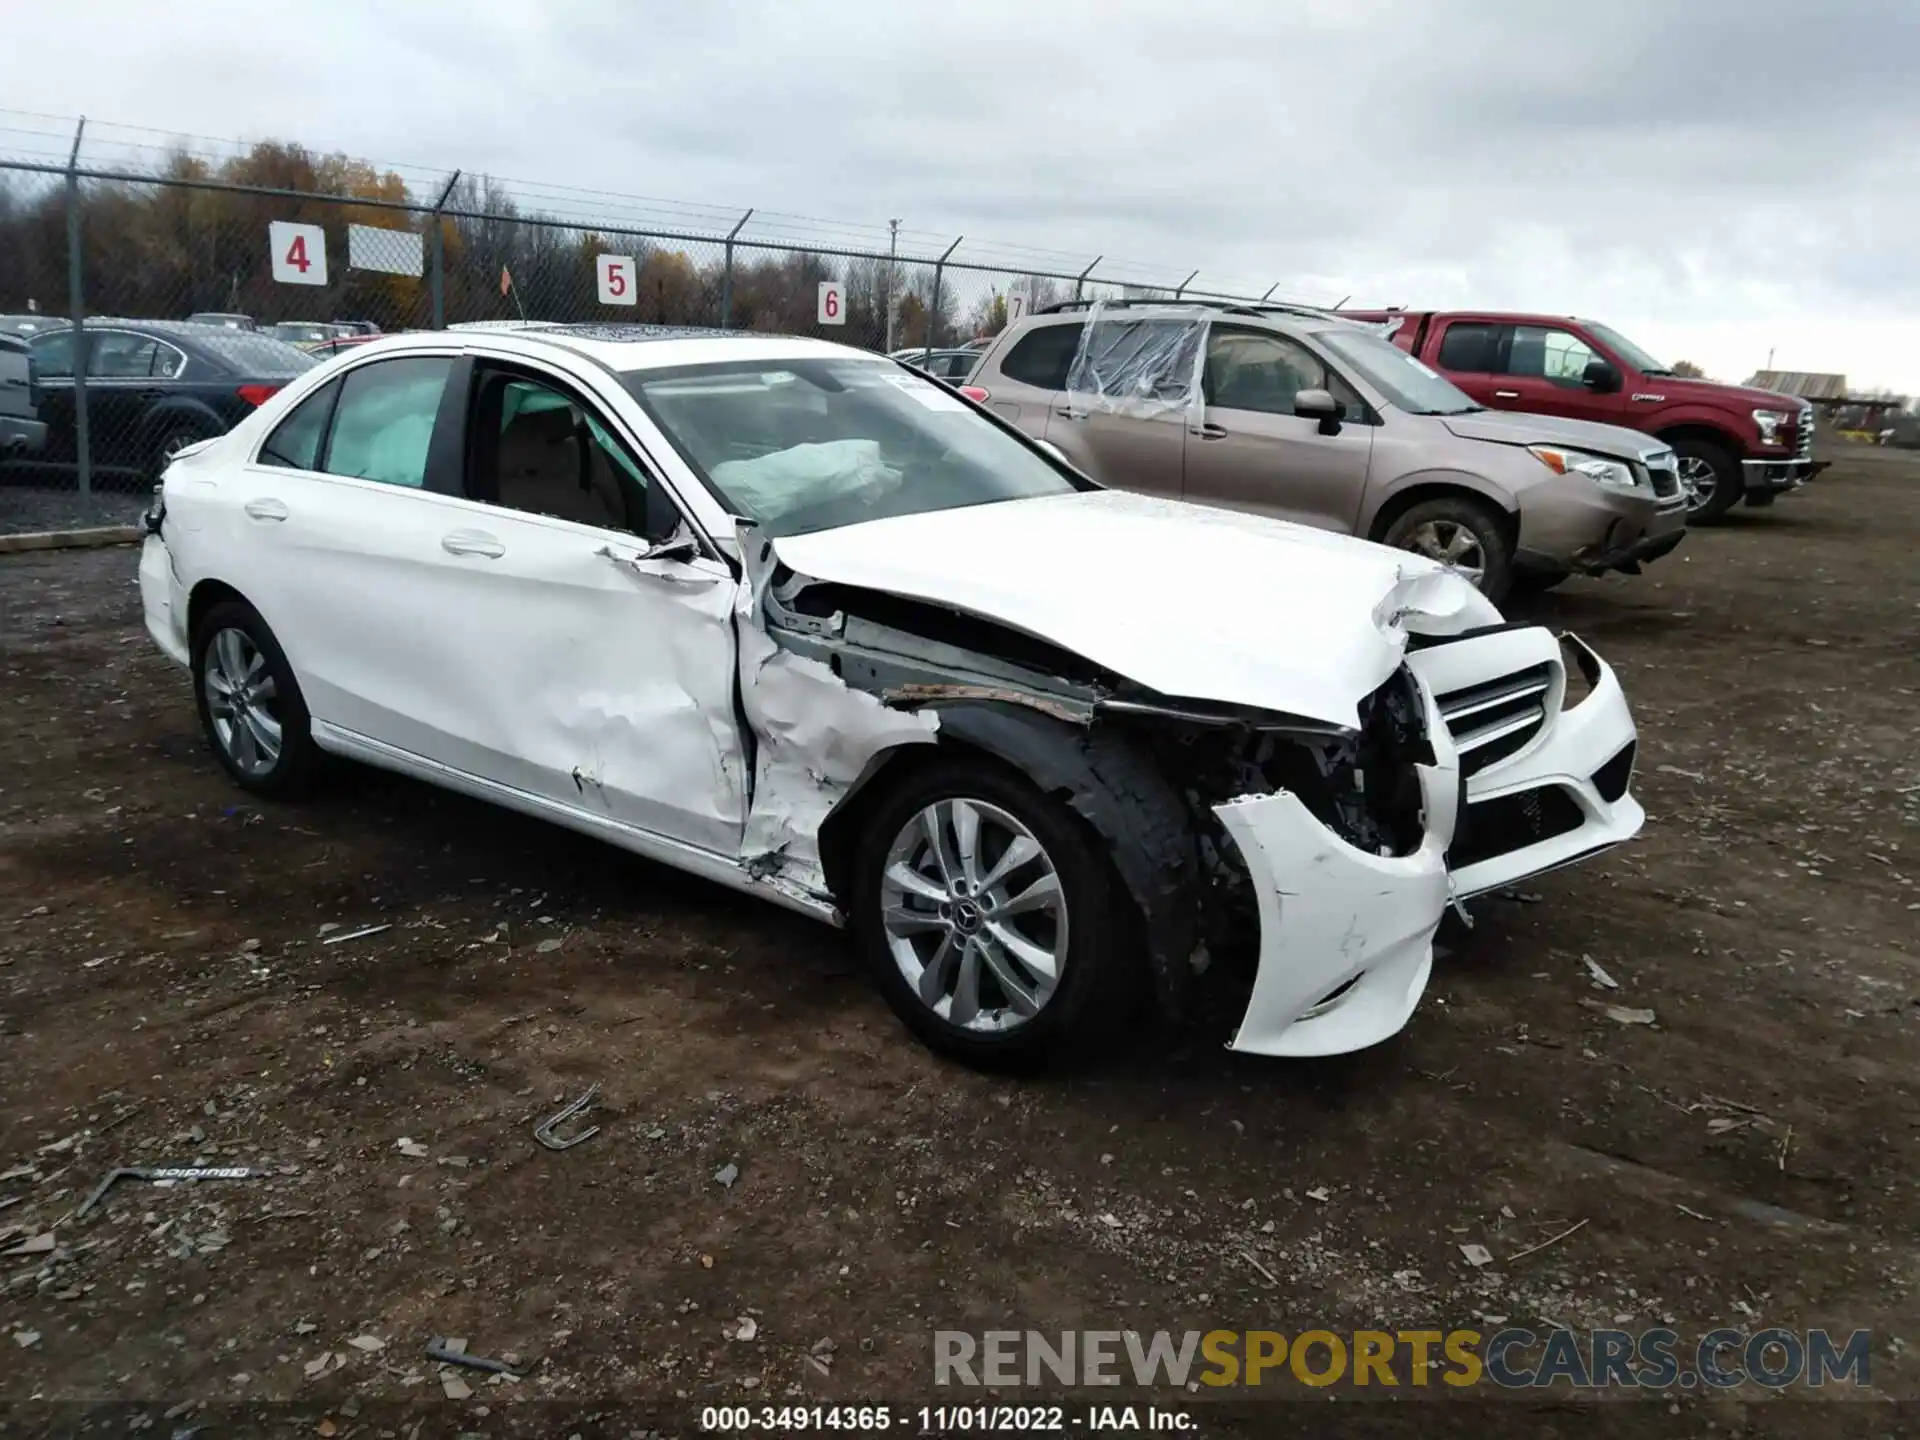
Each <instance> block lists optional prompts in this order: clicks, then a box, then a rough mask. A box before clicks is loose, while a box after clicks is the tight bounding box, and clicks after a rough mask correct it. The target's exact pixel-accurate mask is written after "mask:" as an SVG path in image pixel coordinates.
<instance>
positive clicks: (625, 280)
mask: <svg viewBox="0 0 1920 1440" xmlns="http://www.w3.org/2000/svg"><path fill="white" fill-rule="evenodd" d="M594 265H595V267H596V269H597V271H598V273H599V279H600V303H601V304H602V305H633V304H636V303H638V301H639V298H640V297H639V296H637V295H636V294H634V291H633V268H634V267H633V256H631V255H600V256H596V257H595V259H594Z"/></svg>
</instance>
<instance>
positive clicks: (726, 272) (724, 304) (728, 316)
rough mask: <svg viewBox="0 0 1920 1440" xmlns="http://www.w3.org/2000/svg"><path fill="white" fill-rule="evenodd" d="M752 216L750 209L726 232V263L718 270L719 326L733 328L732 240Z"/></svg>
mask: <svg viewBox="0 0 1920 1440" xmlns="http://www.w3.org/2000/svg"><path fill="white" fill-rule="evenodd" d="M752 218H753V211H752V209H748V211H747V213H746V214H744V215H742V216H741V217H740V223H739V224H737V225H735V226H734V227H733V229H731V230H729V231H728V232H727V263H726V266H725V268H723V269H722V270H721V272H720V328H721V329H722V330H731V329H732V328H733V242H734V239H735V237H737V236H738V235H739V234H740V232H741V231H742V230H743V229H745V228H746V224H747V221H749V220H751V219H752Z"/></svg>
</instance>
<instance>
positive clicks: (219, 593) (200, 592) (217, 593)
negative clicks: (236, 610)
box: [187, 580, 247, 644]
mask: <svg viewBox="0 0 1920 1440" xmlns="http://www.w3.org/2000/svg"><path fill="white" fill-rule="evenodd" d="M222 600H238V601H240V602H241V603H242V604H245V603H246V602H247V597H246V596H244V595H242V594H241V593H240V592H239V591H238V590H236V589H234V588H233V587H232V586H231V585H228V584H225V583H223V582H221V581H219V580H202V581H201V582H200V583H199V584H198V585H196V586H194V587H193V593H192V594H191V595H189V596H188V597H187V643H188V644H192V643H193V633H194V631H196V630H198V629H199V628H200V617H201V616H202V615H205V614H206V613H207V611H209V610H211V609H212V608H213V607H214V606H215V605H218V604H219V603H220V602H221V601H222Z"/></svg>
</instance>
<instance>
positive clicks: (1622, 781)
mask: <svg viewBox="0 0 1920 1440" xmlns="http://www.w3.org/2000/svg"><path fill="white" fill-rule="evenodd" d="M1635 748H1636V747H1635V742H1634V741H1632V740H1629V741H1628V742H1627V743H1626V745H1625V746H1624V747H1623V748H1622V749H1621V751H1620V753H1619V754H1617V755H1615V756H1614V757H1613V758H1612V759H1611V760H1609V761H1607V763H1606V764H1604V765H1602V766H1601V767H1600V768H1599V769H1598V770H1596V771H1594V772H1593V788H1594V789H1596V790H1598V791H1599V792H1600V798H1601V799H1602V800H1605V801H1606V802H1607V803H1608V804H1609V805H1611V804H1613V802H1614V801H1616V800H1618V799H1619V798H1620V797H1621V796H1622V795H1624V794H1626V793H1627V782H1628V781H1629V780H1631V779H1632V778H1633V752H1634V749H1635Z"/></svg>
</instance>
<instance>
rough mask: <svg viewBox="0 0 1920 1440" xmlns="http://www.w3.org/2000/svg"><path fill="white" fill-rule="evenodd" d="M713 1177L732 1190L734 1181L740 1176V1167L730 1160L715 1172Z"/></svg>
mask: <svg viewBox="0 0 1920 1440" xmlns="http://www.w3.org/2000/svg"><path fill="white" fill-rule="evenodd" d="M713 1178H714V1179H715V1180H718V1181H719V1182H720V1183H721V1184H722V1185H724V1186H726V1187H727V1189H729V1190H731V1189H732V1188H733V1182H734V1181H736V1180H738V1179H739V1178H740V1167H739V1166H738V1165H736V1164H734V1163H733V1162H732V1161H731V1160H729V1161H728V1162H727V1163H726V1164H724V1165H722V1166H721V1167H720V1168H719V1169H718V1170H716V1171H714V1172H713Z"/></svg>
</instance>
